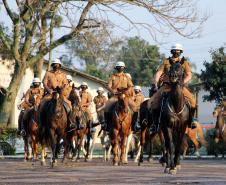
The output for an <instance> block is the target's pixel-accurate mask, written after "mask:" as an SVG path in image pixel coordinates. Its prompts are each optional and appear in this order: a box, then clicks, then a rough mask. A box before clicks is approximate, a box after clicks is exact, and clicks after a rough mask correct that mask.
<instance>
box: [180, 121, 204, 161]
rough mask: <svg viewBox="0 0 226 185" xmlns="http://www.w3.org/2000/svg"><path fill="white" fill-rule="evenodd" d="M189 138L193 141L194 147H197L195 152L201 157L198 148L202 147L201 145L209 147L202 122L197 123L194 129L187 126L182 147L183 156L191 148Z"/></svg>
mask: <svg viewBox="0 0 226 185" xmlns="http://www.w3.org/2000/svg"><path fill="white" fill-rule="evenodd" d="M197 137H198V138H197ZM189 140H191V141H192V143H193V144H194V148H195V151H194V153H195V155H196V156H197V157H198V158H199V157H200V154H199V151H198V150H199V149H200V148H201V146H205V147H207V142H206V140H205V138H204V137H203V129H202V125H201V123H199V122H198V123H197V124H196V128H194V129H191V128H188V127H187V128H186V131H185V136H184V138H183V142H182V147H181V150H182V154H183V158H184V157H185V156H186V153H187V150H188V148H189V145H188V141H189Z"/></svg>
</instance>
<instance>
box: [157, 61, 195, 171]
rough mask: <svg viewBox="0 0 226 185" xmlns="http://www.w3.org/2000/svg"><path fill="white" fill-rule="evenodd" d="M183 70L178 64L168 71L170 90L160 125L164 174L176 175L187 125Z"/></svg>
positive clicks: (188, 114) (187, 116)
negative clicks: (164, 156) (164, 155)
mask: <svg viewBox="0 0 226 185" xmlns="http://www.w3.org/2000/svg"><path fill="white" fill-rule="evenodd" d="M182 78H183V70H182V67H181V65H180V64H179V63H176V64H173V65H172V66H171V68H170V71H169V80H170V83H169V85H170V87H171V90H170V92H169V93H168V94H167V96H166V97H165V98H166V99H165V103H162V107H161V110H162V112H161V114H160V115H161V118H160V123H161V124H160V125H161V129H162V131H163V134H164V138H165V147H166V168H165V173H170V174H176V172H177V168H178V169H179V168H180V151H181V144H182V140H183V137H184V134H185V130H186V128H187V126H188V125H189V123H190V121H191V119H190V108H189V105H188V104H187V103H186V100H185V97H184V95H183V85H181V82H182Z"/></svg>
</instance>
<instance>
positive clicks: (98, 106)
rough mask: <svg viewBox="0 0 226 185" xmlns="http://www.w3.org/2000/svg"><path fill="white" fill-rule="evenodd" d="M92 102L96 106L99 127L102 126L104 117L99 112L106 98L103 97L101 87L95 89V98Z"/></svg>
mask: <svg viewBox="0 0 226 185" xmlns="http://www.w3.org/2000/svg"><path fill="white" fill-rule="evenodd" d="M93 102H94V103H95V105H96V112H97V117H98V120H99V122H100V124H101V125H104V115H102V112H103V111H100V110H101V108H102V107H104V106H105V104H106V102H107V97H106V96H104V89H103V87H99V88H98V89H97V96H95V97H94V99H93Z"/></svg>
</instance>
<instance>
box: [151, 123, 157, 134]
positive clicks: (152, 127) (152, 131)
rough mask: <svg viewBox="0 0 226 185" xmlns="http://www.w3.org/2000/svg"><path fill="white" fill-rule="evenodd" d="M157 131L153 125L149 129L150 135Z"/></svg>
mask: <svg viewBox="0 0 226 185" xmlns="http://www.w3.org/2000/svg"><path fill="white" fill-rule="evenodd" d="M156 131H157V128H156V125H151V126H150V128H149V133H150V134H152V133H154V132H156Z"/></svg>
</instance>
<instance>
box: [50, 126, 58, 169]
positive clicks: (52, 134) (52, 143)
mask: <svg viewBox="0 0 226 185" xmlns="http://www.w3.org/2000/svg"><path fill="white" fill-rule="evenodd" d="M50 137H51V150H52V157H51V162H50V164H51V167H52V168H53V167H54V166H55V165H56V148H57V146H56V145H57V141H56V137H55V133H54V132H53V130H51V131H50Z"/></svg>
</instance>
